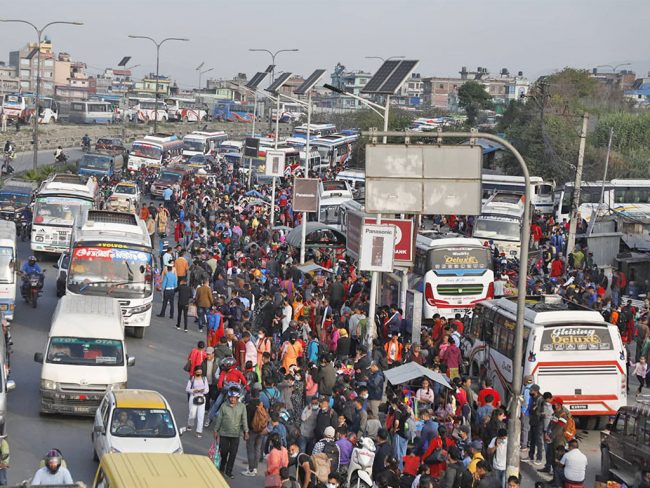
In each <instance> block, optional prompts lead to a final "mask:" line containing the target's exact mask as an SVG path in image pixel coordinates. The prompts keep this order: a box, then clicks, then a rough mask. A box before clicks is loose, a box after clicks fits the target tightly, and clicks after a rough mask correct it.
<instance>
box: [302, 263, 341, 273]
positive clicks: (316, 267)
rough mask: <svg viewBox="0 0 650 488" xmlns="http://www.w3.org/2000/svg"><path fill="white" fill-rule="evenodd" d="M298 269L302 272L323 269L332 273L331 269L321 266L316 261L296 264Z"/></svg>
mask: <svg viewBox="0 0 650 488" xmlns="http://www.w3.org/2000/svg"><path fill="white" fill-rule="evenodd" d="M298 269H299V270H300V271H301V272H303V273H313V272H314V271H325V272H327V273H333V271H332V270H331V269H327V268H323V267H322V266H319V265H318V264H316V263H305V264H303V265H301V266H298Z"/></svg>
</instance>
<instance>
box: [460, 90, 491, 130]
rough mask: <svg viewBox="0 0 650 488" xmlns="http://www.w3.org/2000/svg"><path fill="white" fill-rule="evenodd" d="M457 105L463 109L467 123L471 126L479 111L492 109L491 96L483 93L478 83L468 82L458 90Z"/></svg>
mask: <svg viewBox="0 0 650 488" xmlns="http://www.w3.org/2000/svg"><path fill="white" fill-rule="evenodd" d="M458 105H460V106H461V107H463V108H464V109H465V113H466V114H467V122H468V124H469V125H470V126H473V125H474V123H475V122H476V117H477V116H478V113H479V110H489V109H491V108H493V107H494V103H493V102H492V96H491V95H490V94H489V93H488V92H486V91H485V88H484V87H483V85H481V84H480V83H479V82H478V81H473V80H472V81H468V82H466V83H464V84H463V85H462V86H461V87H460V88H459V89H458Z"/></svg>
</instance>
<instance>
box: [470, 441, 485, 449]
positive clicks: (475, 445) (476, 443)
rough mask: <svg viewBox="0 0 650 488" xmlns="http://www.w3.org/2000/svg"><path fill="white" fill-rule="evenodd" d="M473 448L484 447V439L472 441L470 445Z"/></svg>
mask: <svg viewBox="0 0 650 488" xmlns="http://www.w3.org/2000/svg"><path fill="white" fill-rule="evenodd" d="M469 446H470V447H471V448H472V449H475V450H477V451H480V450H482V449H483V441H472V443H471V444H470V445H469Z"/></svg>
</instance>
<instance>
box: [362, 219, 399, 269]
mask: <svg viewBox="0 0 650 488" xmlns="http://www.w3.org/2000/svg"><path fill="white" fill-rule="evenodd" d="M394 247H395V226H394V225H384V224H380V225H377V224H368V225H363V227H362V228H361V249H360V250H359V269H360V270H361V271H379V272H385V273H390V272H391V271H393V256H394Z"/></svg>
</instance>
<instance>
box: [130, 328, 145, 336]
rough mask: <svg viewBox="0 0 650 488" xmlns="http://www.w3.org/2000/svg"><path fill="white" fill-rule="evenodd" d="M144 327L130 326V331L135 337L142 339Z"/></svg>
mask: <svg viewBox="0 0 650 488" xmlns="http://www.w3.org/2000/svg"><path fill="white" fill-rule="evenodd" d="M144 332H145V327H131V333H132V334H133V337H135V338H136V339H144Z"/></svg>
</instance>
